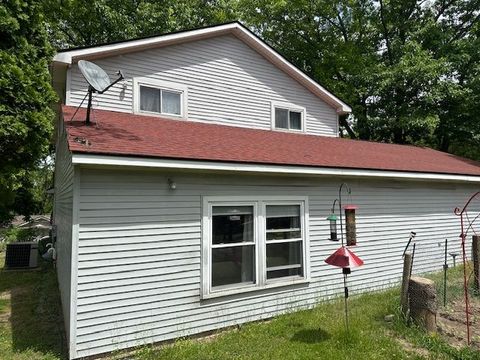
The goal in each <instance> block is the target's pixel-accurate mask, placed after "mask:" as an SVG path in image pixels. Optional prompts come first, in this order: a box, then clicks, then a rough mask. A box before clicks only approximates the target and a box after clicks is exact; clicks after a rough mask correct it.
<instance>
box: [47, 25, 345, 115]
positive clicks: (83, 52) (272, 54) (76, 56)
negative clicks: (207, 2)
mask: <svg viewBox="0 0 480 360" xmlns="http://www.w3.org/2000/svg"><path fill="white" fill-rule="evenodd" d="M227 33H232V34H234V35H235V36H237V38H239V39H240V40H241V41H244V42H245V43H246V44H248V45H249V46H250V47H252V48H253V49H255V50H256V51H257V52H258V53H259V54H261V55H262V56H264V57H266V58H267V59H268V60H269V61H270V62H272V64H274V65H275V66H277V67H278V68H280V69H281V70H283V71H285V72H286V73H287V74H288V75H290V76H291V77H292V78H294V79H295V80H297V81H298V82H299V83H300V84H302V85H303V86H305V87H306V88H307V89H309V90H310V91H311V92H312V93H314V94H315V95H316V96H318V97H319V98H321V99H322V100H324V101H325V102H327V103H328V104H330V105H331V106H332V107H334V108H335V109H336V112H337V113H338V114H349V113H351V112H352V109H351V108H350V106H348V105H347V104H345V103H344V102H343V101H341V100H340V99H339V98H337V97H336V96H335V95H333V94H331V93H330V92H329V91H328V90H327V89H325V88H324V87H323V86H321V85H319V84H318V83H316V82H315V81H314V80H312V79H311V78H310V77H308V76H307V75H305V74H304V73H303V72H301V71H300V70H299V69H297V68H296V67H295V66H293V65H292V64H291V63H290V62H289V61H288V60H286V59H285V58H284V57H283V56H281V55H280V54H279V53H277V52H276V51H275V50H273V49H272V48H271V47H269V46H268V45H267V44H266V43H265V42H263V41H262V40H260V39H259V38H258V37H257V36H255V35H253V34H252V33H251V32H250V31H249V30H247V29H246V28H245V27H243V26H242V25H240V24H239V23H230V24H225V25H219V26H213V27H209V28H204V29H198V30H191V31H185V32H180V33H176V34H166V35H159V36H156V37H152V38H147V39H139V40H132V41H126V42H121V43H117V44H110V45H100V46H96V47H91V48H87V49H77V50H71V51H64V52H60V53H58V54H56V55H55V56H54V58H53V62H57V63H63V64H72V63H73V62H75V61H76V60H80V59H90V58H96V57H105V56H113V55H115V54H121V53H125V52H130V51H138V50H141V49H147V48H151V47H160V46H167V45H173V44H178V43H181V42H186V41H193V40H199V39H202V38H208V37H212V36H219V35H223V34H227Z"/></svg>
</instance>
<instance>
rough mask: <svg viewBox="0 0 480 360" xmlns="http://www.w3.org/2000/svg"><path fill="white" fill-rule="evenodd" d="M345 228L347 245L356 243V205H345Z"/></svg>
mask: <svg viewBox="0 0 480 360" xmlns="http://www.w3.org/2000/svg"><path fill="white" fill-rule="evenodd" d="M343 209H344V210H345V230H346V237H347V246H355V245H357V225H356V223H355V210H356V209H358V206H355V205H345V206H344V207H343Z"/></svg>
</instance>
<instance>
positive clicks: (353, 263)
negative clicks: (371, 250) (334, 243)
mask: <svg viewBox="0 0 480 360" xmlns="http://www.w3.org/2000/svg"><path fill="white" fill-rule="evenodd" d="M325 262H326V263H327V264H329V265H333V266H338V267H341V268H353V267H358V266H362V265H363V260H362V259H360V258H359V257H358V256H357V255H355V254H354V253H353V252H352V251H350V250H349V249H347V248H346V247H344V246H342V247H340V248H339V249H338V250H337V251H335V252H334V253H333V254H332V255H330V256H329V257H328V258H327V259H326V260H325Z"/></svg>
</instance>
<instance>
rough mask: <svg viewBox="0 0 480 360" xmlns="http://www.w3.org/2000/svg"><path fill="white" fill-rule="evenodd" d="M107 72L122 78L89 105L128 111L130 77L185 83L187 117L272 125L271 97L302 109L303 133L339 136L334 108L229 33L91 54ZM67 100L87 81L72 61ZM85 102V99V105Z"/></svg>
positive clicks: (76, 100)
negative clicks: (122, 52)
mask: <svg viewBox="0 0 480 360" xmlns="http://www.w3.org/2000/svg"><path fill="white" fill-rule="evenodd" d="M94 62H95V63H96V64H97V65H99V66H101V67H102V68H103V69H104V70H105V71H106V72H107V73H108V74H110V75H112V76H113V74H115V72H116V71H118V70H119V69H121V70H122V71H123V72H124V74H125V76H126V79H125V81H121V82H120V83H118V84H116V85H115V86H113V87H112V88H111V89H110V90H109V91H107V92H106V93H104V94H102V95H99V94H95V96H94V101H93V106H94V108H99V109H106V110H113V111H123V112H132V109H133V102H134V93H133V78H136V77H141V78H143V79H149V80H151V81H163V82H170V83H175V84H180V85H183V86H185V87H187V88H188V109H187V110H186V113H187V115H188V119H190V120H196V121H204V122H214V123H220V124H225V125H234V126H243V127H250V128H257V129H265V130H269V129H271V102H272V101H275V102H283V103H291V104H295V105H297V106H299V107H302V108H305V109H306V112H305V122H306V126H305V132H306V133H308V134H316V135H326V136H338V128H337V115H336V111H335V109H334V108H333V107H331V106H330V105H328V104H326V103H325V102H323V101H322V100H321V99H319V98H318V97H316V96H315V95H313V94H312V93H311V92H310V91H309V90H307V89H306V88H305V87H303V86H302V85H300V84H299V83H298V82H297V81H295V80H294V79H292V78H291V77H290V76H288V75H287V74H286V73H284V72H283V71H282V70H280V69H278V68H277V67H275V66H274V65H272V64H271V63H270V62H269V61H268V60H266V59H265V58H264V57H262V56H261V55H259V54H258V53H257V52H256V51H254V50H253V49H251V48H250V47H249V46H247V45H246V44H245V43H243V42H242V41H241V40H239V39H237V38H236V37H234V36H233V35H229V36H219V37H215V38H211V39H205V40H198V41H195V42H190V43H185V44H180V45H172V46H168V47H163V48H158V49H152V50H144V51H139V52H136V53H130V54H125V55H121V56H113V57H109V58H104V59H95V60H94ZM68 78H69V84H68V85H69V86H68V89H69V97H68V100H67V105H73V106H78V105H79V104H80V102H81V101H82V99H83V98H84V96H85V94H86V91H87V83H86V82H85V80H84V79H83V77H82V75H81V74H80V72H79V70H78V67H77V65H76V64H74V65H72V67H71V69H70V70H69V76H68ZM84 106H85V104H84Z"/></svg>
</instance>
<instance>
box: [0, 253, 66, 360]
mask: <svg viewBox="0 0 480 360" xmlns="http://www.w3.org/2000/svg"><path fill="white" fill-rule="evenodd" d="M4 256H5V253H4V252H2V253H0V359H1V360H10V359H12V360H37V359H38V360H39V359H45V360H47V359H52V360H53V359H64V358H65V353H66V352H65V347H64V346H65V345H64V344H65V335H64V330H63V328H64V327H63V320H62V317H61V313H60V297H59V293H58V286H57V280H56V275H55V271H54V269H53V267H52V265H51V264H47V263H42V264H41V266H40V268H39V269H38V270H33V271H30V270H25V271H5V270H3V266H4V263H5V258H4Z"/></svg>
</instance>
